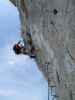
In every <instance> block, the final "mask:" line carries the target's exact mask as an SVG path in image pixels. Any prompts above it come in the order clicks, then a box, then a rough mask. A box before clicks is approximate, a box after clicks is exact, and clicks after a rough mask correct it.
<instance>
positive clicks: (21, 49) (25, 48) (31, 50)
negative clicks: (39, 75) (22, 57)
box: [13, 33, 36, 58]
mask: <svg viewBox="0 0 75 100" xmlns="http://www.w3.org/2000/svg"><path fill="white" fill-rule="evenodd" d="M25 39H26V40H24V41H25V42H26V43H25V45H23V44H21V41H19V42H18V43H16V44H15V45H14V46H13V50H14V52H15V54H17V55H19V54H27V55H29V56H30V57H31V58H35V57H36V49H35V47H34V45H33V43H32V38H31V35H30V33H26V38H25Z"/></svg>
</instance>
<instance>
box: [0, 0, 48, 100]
mask: <svg viewBox="0 0 75 100" xmlns="http://www.w3.org/2000/svg"><path fill="white" fill-rule="evenodd" d="M20 39H21V37H20V22H19V14H18V11H17V9H16V7H15V6H13V5H12V4H11V3H10V2H9V1H8V0H0V100H47V99H48V94H47V93H48V91H47V90H48V88H47V87H48V86H47V82H46V80H45V79H44V77H43V75H42V73H41V72H40V71H39V70H38V67H37V66H36V63H35V60H34V59H30V58H29V57H28V56H25V55H20V56H17V55H15V54H14V52H13V50H12V46H13V44H14V43H16V42H17V41H18V40H20Z"/></svg>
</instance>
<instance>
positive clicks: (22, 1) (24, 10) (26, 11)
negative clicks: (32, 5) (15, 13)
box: [21, 0, 29, 19]
mask: <svg viewBox="0 0 75 100" xmlns="http://www.w3.org/2000/svg"><path fill="white" fill-rule="evenodd" d="M21 7H22V10H23V12H25V15H26V18H27V19H28V16H29V15H28V9H27V7H26V0H25V1H24V0H21Z"/></svg>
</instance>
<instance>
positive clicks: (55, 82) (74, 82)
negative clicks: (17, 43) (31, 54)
mask: <svg viewBox="0 0 75 100" xmlns="http://www.w3.org/2000/svg"><path fill="white" fill-rule="evenodd" d="M10 1H12V2H13V3H14V4H15V5H16V7H17V8H18V11H19V16H20V21H21V29H22V31H25V29H26V24H25V23H26V22H28V24H29V25H30V30H31V33H32V39H33V43H34V44H35V46H36V47H38V48H40V51H39V52H37V60H36V62H37V64H38V68H39V69H40V70H41V71H42V72H43V75H44V76H45V77H46V79H47V80H48V81H49V86H50V87H52V86H55V87H56V95H57V99H58V100H74V99H75V1H74V0H24V3H26V6H27V9H28V11H29V19H28V20H27V21H26V16H25V13H24V3H21V1H23V0H10ZM22 38H23V39H24V36H23V35H22ZM45 62H50V65H49V66H48V69H47V68H46V66H42V67H41V66H40V65H41V64H44V63H45Z"/></svg>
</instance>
